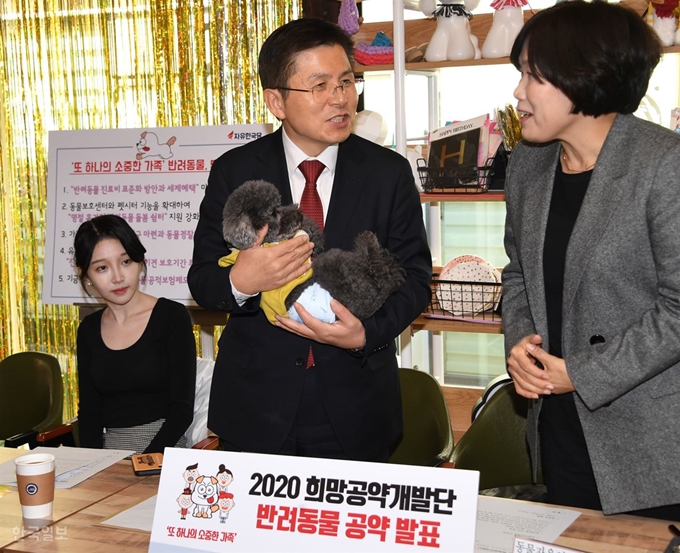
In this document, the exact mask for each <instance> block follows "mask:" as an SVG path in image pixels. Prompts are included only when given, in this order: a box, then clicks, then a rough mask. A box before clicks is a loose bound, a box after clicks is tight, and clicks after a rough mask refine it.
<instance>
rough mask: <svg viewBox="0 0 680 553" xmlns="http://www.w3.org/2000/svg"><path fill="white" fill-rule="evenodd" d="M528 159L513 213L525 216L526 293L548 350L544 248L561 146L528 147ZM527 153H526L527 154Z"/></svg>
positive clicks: (521, 243)
mask: <svg viewBox="0 0 680 553" xmlns="http://www.w3.org/2000/svg"><path fill="white" fill-rule="evenodd" d="M525 152H526V159H525V160H524V163H522V167H521V168H518V170H519V171H520V172H518V180H519V181H520V182H518V183H517V184H516V186H517V187H518V188H520V189H521V193H520V194H517V199H516V200H513V202H514V203H513V206H512V207H513V209H514V210H518V212H520V213H521V217H520V219H521V221H520V224H521V230H520V235H519V236H516V237H515V240H516V241H517V247H518V250H519V252H518V253H519V255H520V263H521V264H522V270H523V272H524V277H525V278H524V281H525V283H527V287H526V292H527V298H528V301H529V308H530V310H531V314H532V317H533V322H534V326H535V330H536V332H537V333H538V334H540V335H541V336H543V338H544V347H547V345H548V344H547V338H548V318H547V314H546V309H545V286H544V280H543V246H544V243H545V229H546V225H547V223H548V212H549V210H550V199H551V197H552V190H553V185H554V182H555V165H556V164H557V162H558V156H559V145H557V144H549V145H547V146H542V145H541V146H534V145H529V144H527V145H526V150H525ZM523 153H524V152H523Z"/></svg>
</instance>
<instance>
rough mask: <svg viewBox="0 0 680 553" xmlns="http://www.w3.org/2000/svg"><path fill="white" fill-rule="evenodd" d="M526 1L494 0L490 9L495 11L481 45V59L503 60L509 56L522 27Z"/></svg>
mask: <svg viewBox="0 0 680 553" xmlns="http://www.w3.org/2000/svg"><path fill="white" fill-rule="evenodd" d="M526 5H527V0H494V1H493V2H492V3H491V7H492V8H493V9H494V10H496V11H495V12H494V14H493V22H492V23H491V28H490V29H489V33H488V34H487V35H486V39H485V40H484V44H482V57H483V58H503V57H507V56H509V55H510V50H512V44H513V43H514V42H515V39H516V38H517V35H518V34H519V31H520V29H521V28H522V26H523V25H524V11H523V10H522V8H523V7H524V6H526Z"/></svg>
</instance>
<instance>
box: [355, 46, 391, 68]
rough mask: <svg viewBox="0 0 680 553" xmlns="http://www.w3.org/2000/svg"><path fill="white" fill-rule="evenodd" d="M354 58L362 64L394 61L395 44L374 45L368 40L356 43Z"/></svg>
mask: <svg viewBox="0 0 680 553" xmlns="http://www.w3.org/2000/svg"><path fill="white" fill-rule="evenodd" d="M354 59H355V60H356V61H357V63H360V64H361V65H383V64H389V63H394V46H372V45H370V44H368V43H366V42H360V43H359V44H357V45H356V49H355V52H354Z"/></svg>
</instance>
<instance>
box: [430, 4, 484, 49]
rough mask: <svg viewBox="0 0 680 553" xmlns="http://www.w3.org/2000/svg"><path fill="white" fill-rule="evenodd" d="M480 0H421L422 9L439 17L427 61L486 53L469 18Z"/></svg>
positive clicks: (431, 39)
mask: <svg viewBox="0 0 680 553" xmlns="http://www.w3.org/2000/svg"><path fill="white" fill-rule="evenodd" d="M478 3H479V0H466V1H465V2H464V3H463V2H462V1H460V2H459V1H454V0H445V1H442V2H440V3H439V5H437V4H436V0H420V2H419V6H420V10H421V11H422V12H423V13H424V14H425V15H432V16H434V17H435V18H436V19H437V26H436V27H435V30H434V33H433V34H432V38H430V42H429V44H428V45H427V49H426V50H425V61H435V62H436V61H447V60H448V61H456V60H471V59H479V58H481V57H482V54H481V51H480V50H479V40H478V39H477V37H476V36H475V35H473V34H472V31H471V29H470V22H469V21H468V20H469V19H471V18H472V13H471V11H472V10H474V9H475V8H476V7H477V4H478Z"/></svg>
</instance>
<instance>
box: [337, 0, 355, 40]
mask: <svg viewBox="0 0 680 553" xmlns="http://www.w3.org/2000/svg"><path fill="white" fill-rule="evenodd" d="M338 26H339V27H340V28H341V29H342V30H343V31H345V32H346V33H347V34H348V35H350V36H352V35H353V34H355V33H356V32H357V31H358V30H359V10H358V9H357V3H356V0H342V4H340V13H339V14H338Z"/></svg>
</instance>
